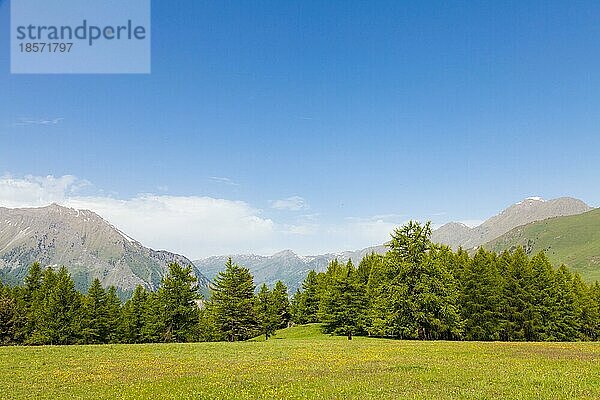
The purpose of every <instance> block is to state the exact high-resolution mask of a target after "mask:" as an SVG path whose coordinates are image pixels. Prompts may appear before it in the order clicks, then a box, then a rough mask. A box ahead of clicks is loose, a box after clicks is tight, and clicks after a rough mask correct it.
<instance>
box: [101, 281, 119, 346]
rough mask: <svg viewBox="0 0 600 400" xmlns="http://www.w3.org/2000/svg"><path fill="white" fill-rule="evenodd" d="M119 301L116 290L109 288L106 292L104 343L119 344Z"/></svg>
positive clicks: (112, 287)
mask: <svg viewBox="0 0 600 400" xmlns="http://www.w3.org/2000/svg"><path fill="white" fill-rule="evenodd" d="M121 306H122V304H121V299H119V296H118V295H117V288H116V287H114V286H110V287H109V288H108V290H107V291H106V338H105V340H106V342H107V343H119V342H120V341H121V338H120V335H119V326H120V325H121Z"/></svg>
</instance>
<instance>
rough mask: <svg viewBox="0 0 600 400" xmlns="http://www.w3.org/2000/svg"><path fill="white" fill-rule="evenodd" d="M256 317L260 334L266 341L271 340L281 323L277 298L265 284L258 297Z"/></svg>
mask: <svg viewBox="0 0 600 400" xmlns="http://www.w3.org/2000/svg"><path fill="white" fill-rule="evenodd" d="M256 316H257V318H258V326H259V332H260V333H261V334H262V335H265V340H269V337H271V336H272V335H274V334H275V331H276V330H277V327H278V322H279V321H278V315H277V305H276V303H275V298H274V296H273V293H272V292H271V291H269V288H268V287H267V285H266V284H264V283H263V284H262V286H261V287H260V290H259V291H258V294H257V295H256Z"/></svg>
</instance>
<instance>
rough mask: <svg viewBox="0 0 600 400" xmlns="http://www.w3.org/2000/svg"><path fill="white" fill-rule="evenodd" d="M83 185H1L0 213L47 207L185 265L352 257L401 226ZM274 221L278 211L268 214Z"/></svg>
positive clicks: (288, 205) (294, 206)
mask: <svg viewBox="0 0 600 400" xmlns="http://www.w3.org/2000/svg"><path fill="white" fill-rule="evenodd" d="M90 188H93V185H91V183H90V182H88V181H85V180H81V179H78V178H77V177H75V176H73V175H65V176H61V177H54V176H51V175H49V176H45V177H39V176H25V177H20V178H15V177H11V176H8V175H6V176H2V177H0V206H3V207H40V206H45V205H48V204H51V203H57V204H61V205H64V206H67V207H72V208H76V209H88V210H92V211H94V212H96V213H98V214H99V215H100V216H102V217H103V218H104V219H106V220H107V221H109V222H110V223H111V224H113V225H114V226H116V227H117V228H118V229H120V230H121V231H123V232H124V233H126V234H127V235H129V236H131V237H132V238H134V239H136V240H138V241H140V242H141V243H142V244H144V245H146V246H149V247H152V248H154V249H166V250H169V251H174V252H178V253H181V254H184V255H186V256H187V257H190V258H201V257H207V256H211V255H218V254H240V253H254V254H272V253H274V252H277V251H280V250H283V249H288V248H290V249H292V250H294V251H296V252H298V253H299V254H319V253H326V252H336V251H342V250H355V249H359V248H363V247H366V246H369V245H373V244H378V243H382V242H383V241H385V240H386V239H387V238H388V235H389V232H390V231H391V230H392V229H393V228H394V227H395V226H398V225H399V224H400V223H401V221H400V220H399V218H398V217H397V216H375V217H371V218H347V219H345V220H342V221H340V222H339V223H324V222H322V218H321V216H320V215H319V214H308V215H306V214H305V215H297V214H294V215H292V216H290V217H284V216H278V217H277V218H279V220H277V221H276V220H274V219H273V218H270V217H269V216H267V215H265V211H263V210H261V209H260V208H257V207H253V206H252V205H250V204H248V203H247V202H244V201H238V200H227V199H219V198H213V197H208V196H170V195H165V194H139V195H137V196H134V197H131V198H126V199H119V198H116V197H111V196H106V195H103V194H96V195H83V194H82V193H83V190H84V189H86V191H89V189H90ZM270 205H271V207H272V208H274V209H276V210H287V211H301V210H306V209H308V208H309V207H308V203H307V202H306V200H305V199H303V198H302V197H300V196H292V197H288V198H285V199H281V200H276V201H273V202H271V204H270ZM274 212H275V214H277V211H274Z"/></svg>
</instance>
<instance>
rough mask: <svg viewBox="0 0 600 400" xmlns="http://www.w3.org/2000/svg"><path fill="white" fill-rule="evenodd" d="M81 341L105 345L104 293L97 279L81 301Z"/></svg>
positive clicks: (106, 317) (106, 319) (106, 321)
mask: <svg viewBox="0 0 600 400" xmlns="http://www.w3.org/2000/svg"><path fill="white" fill-rule="evenodd" d="M82 322H83V323H82V327H83V329H82V332H81V334H82V340H83V342H84V343H106V341H107V337H108V315H107V307H106V291H105V290H104V288H103V287H102V284H101V283H100V280H99V279H98V278H96V279H94V280H93V281H92V284H91V285H90V287H89V289H88V294H87V296H85V298H84V299H83V321H82Z"/></svg>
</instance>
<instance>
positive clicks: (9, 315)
mask: <svg viewBox="0 0 600 400" xmlns="http://www.w3.org/2000/svg"><path fill="white" fill-rule="evenodd" d="M212 293H213V294H212V296H211V298H210V299H209V300H208V301H206V302H203V301H202V299H201V298H200V295H199V293H198V285H197V279H196V278H195V277H194V276H193V274H192V268H191V266H188V267H182V266H180V265H179V264H177V263H172V264H170V265H169V272H168V274H167V275H166V276H165V277H164V278H163V279H162V281H161V285H160V287H159V289H158V291H156V292H151V291H147V290H146V289H144V288H143V287H142V286H138V287H137V288H136V289H135V290H134V292H133V294H132V295H131V297H130V298H129V299H128V300H127V301H126V302H125V303H122V302H121V300H120V299H119V297H118V295H117V290H116V289H115V287H114V286H111V287H109V288H108V289H104V288H103V287H102V285H101V284H100V281H99V280H98V279H95V280H94V281H93V282H92V284H91V285H90V287H89V289H88V292H87V293H86V294H82V293H80V292H78V291H77V290H76V289H75V284H74V282H73V280H72V279H71V277H70V275H69V273H68V272H67V269H66V268H65V267H61V268H60V269H59V270H58V271H55V270H54V269H53V268H46V269H42V268H41V267H40V264H38V263H34V264H33V265H32V266H31V267H30V269H29V271H28V274H27V276H26V277H25V281H24V285H23V286H15V287H9V286H4V285H2V284H0V344H3V345H10V344H25V345H45V344H50V345H67V344H104V343H156V342H194V341H218V340H230V341H236V340H245V339H248V338H251V337H255V336H257V335H261V334H262V335H265V336H266V337H267V338H268V337H270V336H271V335H272V334H273V333H274V332H275V330H277V329H280V328H283V327H285V326H287V324H288V321H289V320H290V314H289V300H288V293H287V288H286V287H285V285H284V284H283V283H281V282H277V284H276V285H275V287H274V288H273V289H272V290H270V289H269V288H268V287H267V286H266V285H262V286H261V288H260V290H259V291H258V292H257V293H255V286H254V283H253V280H252V275H250V272H249V271H248V270H247V269H245V268H242V267H239V266H237V265H235V264H233V263H232V262H231V260H229V262H228V263H227V265H226V270H225V271H224V272H223V273H221V274H220V275H219V277H218V278H217V279H216V280H215V283H214V286H213V288H212Z"/></svg>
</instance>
